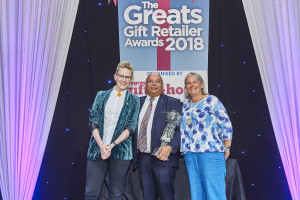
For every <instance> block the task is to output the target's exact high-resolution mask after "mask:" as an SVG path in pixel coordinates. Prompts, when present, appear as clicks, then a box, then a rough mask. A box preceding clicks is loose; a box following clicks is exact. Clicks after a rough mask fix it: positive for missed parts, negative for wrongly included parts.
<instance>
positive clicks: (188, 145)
mask: <svg viewBox="0 0 300 200" xmlns="http://www.w3.org/2000/svg"><path fill="white" fill-rule="evenodd" d="M180 135H181V145H180V151H181V152H183V154H185V153H186V152H188V151H191V152H224V151H225V149H224V142H223V140H228V139H231V138H232V125H231V122H230V119H229V117H228V114H227V112H226V110H225V108H224V106H223V104H222V103H221V102H220V100H219V99H218V98H217V97H215V96H213V95H208V96H207V97H206V98H204V99H202V100H201V101H199V102H197V103H191V102H190V101H185V102H184V103H183V105H182V120H181V124H180Z"/></svg>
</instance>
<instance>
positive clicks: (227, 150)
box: [224, 149, 230, 160]
mask: <svg viewBox="0 0 300 200" xmlns="http://www.w3.org/2000/svg"><path fill="white" fill-rule="evenodd" d="M224 154H225V160H227V158H228V157H229V155H230V149H225V152H224Z"/></svg>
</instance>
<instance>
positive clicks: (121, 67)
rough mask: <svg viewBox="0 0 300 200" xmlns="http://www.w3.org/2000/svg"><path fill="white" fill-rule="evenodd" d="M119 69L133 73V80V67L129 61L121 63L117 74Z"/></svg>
mask: <svg viewBox="0 0 300 200" xmlns="http://www.w3.org/2000/svg"><path fill="white" fill-rule="evenodd" d="M119 69H129V70H130V71H131V78H133V66H132V65H131V64H130V63H129V62H127V61H122V62H120V63H119V64H118V66H117V69H116V74H117V73H118V71H119Z"/></svg>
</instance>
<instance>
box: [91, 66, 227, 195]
mask: <svg viewBox="0 0 300 200" xmlns="http://www.w3.org/2000/svg"><path fill="white" fill-rule="evenodd" d="M114 78H115V81H116V86H114V88H112V89H110V90H108V91H100V92H98V94H97V96H96V99H95V101H94V104H93V107H92V109H91V112H90V117H89V129H90V131H91V133H92V136H91V139H90V144H89V149H88V165H87V182H86V199H98V198H99V196H100V191H101V187H102V184H103V181H104V178H105V175H106V172H107V171H108V172H109V187H108V191H109V199H119V200H120V199H121V195H122V190H123V184H124V180H125V176H126V172H127V170H128V168H129V165H130V162H131V159H133V168H134V169H135V168H137V167H139V180H140V184H141V188H142V191H143V197H144V200H156V199H158V197H159V198H160V199H161V200H172V199H174V180H175V174H176V171H177V168H178V165H179V164H178V162H179V161H178V157H177V156H176V153H177V151H178V150H179V148H180V151H181V152H182V154H183V155H184V159H185V162H186V167H187V171H188V176H189V182H190V188H191V196H192V200H202V199H203V200H209V199H218V200H219V199H220V200H226V194H225V175H226V164H225V160H226V159H227V158H228V156H229V154H230V146H231V139H232V125H231V122H230V119H229V117H228V114H227V112H226V110H225V108H224V106H223V105H222V103H221V102H220V101H219V100H218V98H217V97H215V96H213V95H208V94H206V93H205V92H204V81H203V79H202V77H201V76H200V75H199V74H197V73H193V72H192V73H189V74H188V75H187V76H186V78H185V95H186V98H187V101H185V102H184V103H183V105H182V106H181V102H180V100H179V99H176V98H173V97H170V96H167V95H164V94H163V80H162V78H161V76H160V75H159V74H157V73H153V74H150V75H149V76H148V77H147V80H146V91H147V96H144V97H141V98H140V99H139V98H138V97H137V96H135V95H133V94H131V93H130V92H129V91H128V90H127V88H128V86H129V84H130V82H131V81H132V78H133V68H132V66H131V65H130V64H129V63H128V62H121V63H120V64H119V65H118V67H117V70H116V73H115V75H114ZM140 104H141V109H140ZM172 110H175V111H177V112H179V113H182V120H181V124H180V130H179V128H177V129H176V130H175V134H174V138H173V139H172V140H171V141H170V143H169V144H168V145H165V146H162V147H160V148H159V153H160V154H159V155H158V156H154V155H152V151H153V150H154V149H155V148H156V147H159V146H160V138H161V136H162V133H163V130H164V128H165V126H166V122H165V118H166V115H167V113H168V112H170V111H172ZM132 134H133V135H134V136H133V144H132V138H131V135H132ZM180 137H181V139H180Z"/></svg>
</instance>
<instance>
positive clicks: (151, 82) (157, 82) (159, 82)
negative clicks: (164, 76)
mask: <svg viewBox="0 0 300 200" xmlns="http://www.w3.org/2000/svg"><path fill="white" fill-rule="evenodd" d="M147 83H149V84H151V85H153V84H154V83H155V84H161V83H162V82H161V81H154V80H149V81H147Z"/></svg>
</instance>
